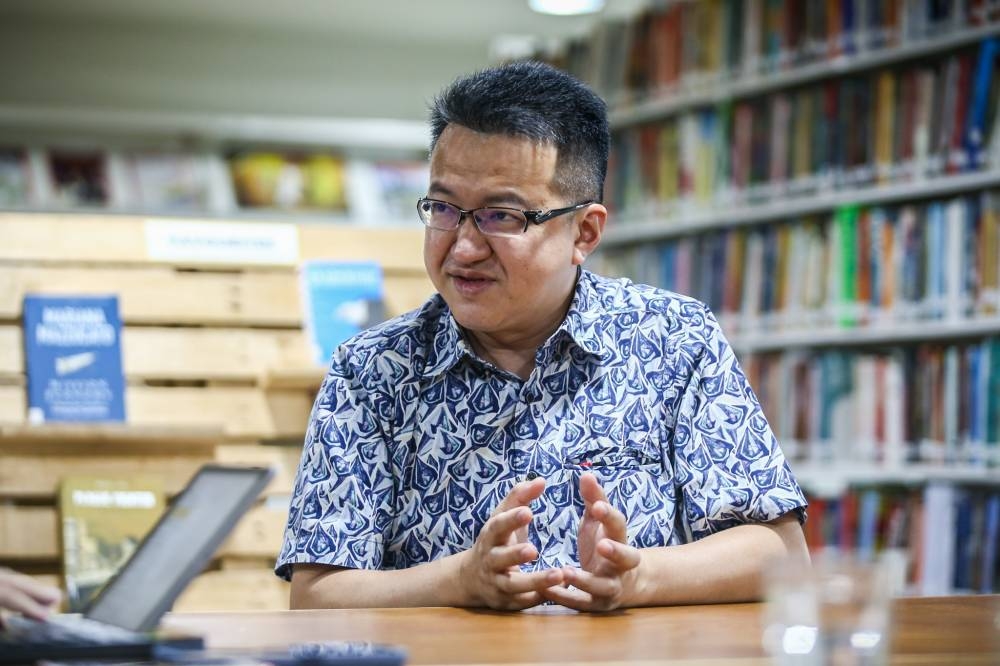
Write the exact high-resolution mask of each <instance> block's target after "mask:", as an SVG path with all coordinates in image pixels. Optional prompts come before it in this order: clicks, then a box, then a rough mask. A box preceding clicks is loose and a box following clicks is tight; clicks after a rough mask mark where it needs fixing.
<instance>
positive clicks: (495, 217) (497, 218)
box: [483, 209, 514, 224]
mask: <svg viewBox="0 0 1000 666" xmlns="http://www.w3.org/2000/svg"><path fill="white" fill-rule="evenodd" d="M483 212H485V213H486V215H485V219H486V221H487V222H493V223H494V224H497V223H504V222H510V221H512V220H513V219H514V216H513V215H512V214H511V213H510V212H508V211H505V210H498V209H490V210H486V211H483Z"/></svg>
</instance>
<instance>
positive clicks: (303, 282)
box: [299, 260, 385, 365]
mask: <svg viewBox="0 0 1000 666" xmlns="http://www.w3.org/2000/svg"><path fill="white" fill-rule="evenodd" d="M299 284H300V287H301V293H302V304H303V310H304V312H303V314H304V317H303V319H304V322H303V328H304V329H305V331H306V336H307V338H308V340H309V345H310V348H311V349H312V357H313V361H314V362H315V363H316V365H325V364H327V363H329V361H330V357H331V356H332V354H333V351H334V349H336V347H337V346H338V345H339V344H340V343H342V342H344V341H345V340H347V339H348V338H350V337H351V336H353V335H354V334H356V333H358V332H360V331H362V330H363V329H365V328H368V327H369V326H372V325H374V324H377V323H378V322H380V321H383V320H384V319H385V307H384V300H383V299H384V295H383V284H382V267H381V266H380V265H379V264H378V263H377V262H373V261H354V262H341V261H321V260H316V261H306V262H303V263H302V265H301V266H300V269H299Z"/></svg>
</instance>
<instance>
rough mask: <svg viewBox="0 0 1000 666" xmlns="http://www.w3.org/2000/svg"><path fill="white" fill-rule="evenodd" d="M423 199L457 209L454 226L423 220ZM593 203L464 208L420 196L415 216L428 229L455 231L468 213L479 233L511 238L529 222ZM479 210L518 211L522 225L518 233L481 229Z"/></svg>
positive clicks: (526, 226) (590, 200)
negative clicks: (548, 207)
mask: <svg viewBox="0 0 1000 666" xmlns="http://www.w3.org/2000/svg"><path fill="white" fill-rule="evenodd" d="M425 201H430V202H432V203H440V204H445V205H447V206H451V207H452V208H454V209H456V210H457V211H458V222H457V223H456V224H455V226H454V227H452V228H450V229H442V228H441V227H432V226H431V225H430V224H428V223H427V222H426V221H425V220H424V216H423V215H421V214H420V206H421V204H423V203H424V202H425ZM594 203H596V202H595V201H593V200H592V199H588V200H587V201H582V202H580V203H578V204H574V205H572V206H566V207H565V208H552V209H551V210H547V211H543V210H523V209H521V208H511V207H510V206H480V207H479V208H470V209H468V210H466V209H465V208H461V207H460V206H457V205H455V204H453V203H452V202H450V201H445V200H444V199H432V198H430V197H420V198H419V199H417V217H419V218H420V221H421V222H422V223H423V225H424V226H425V227H427V228H428V229H434V230H435V231H457V230H458V229H459V227H461V226H462V222H463V221H464V220H465V216H466V215H468V216H469V217H471V218H472V223H473V224H474V225H476V230H477V231H478V232H479V233H481V234H483V235H484V236H493V237H494V238H496V237H500V238H504V237H507V238H512V237H514V236H517V235H520V234H523V233H525V232H526V231H527V230H528V225H529V224H542V223H543V222H548V221H549V220H551V219H552V218H554V217H559V216H560V215H565V214H566V213H572V212H573V211H577V210H580V209H582V208H585V207H587V206H590V205H591V204H594ZM480 210H511V211H514V212H517V213H520V214H521V215H523V216H524V226H523V227H521V231H520V233H519V234H496V233H489V232H486V231H483V230H482V228H481V227H480V226H479V221H478V220H477V219H476V216H475V215H474V213H475V212H476V211H480Z"/></svg>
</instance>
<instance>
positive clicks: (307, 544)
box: [275, 347, 394, 580]
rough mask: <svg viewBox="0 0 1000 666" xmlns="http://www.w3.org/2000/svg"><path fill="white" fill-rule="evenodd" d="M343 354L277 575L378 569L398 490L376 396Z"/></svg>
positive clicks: (308, 452)
mask: <svg viewBox="0 0 1000 666" xmlns="http://www.w3.org/2000/svg"><path fill="white" fill-rule="evenodd" d="M349 354H350V349H349V348H346V347H340V348H339V349H338V350H337V351H336V352H335V354H334V357H333V360H332V362H331V367H330V371H329V373H328V374H327V377H326V379H325V380H324V381H323V385H322V386H321V387H320V390H319V393H318V395H317V397H316V402H315V403H314V405H313V409H312V413H311V415H310V418H309V426H308V431H307V433H306V437H305V442H304V445H303V450H302V458H301V462H300V463H299V469H298V474H297V476H296V480H295V488H294V491H293V494H292V499H291V503H290V505H289V510H288V523H287V525H286V527H285V534H284V541H283V543H282V547H281V553H280V555H279V556H278V560H277V563H276V564H275V573H276V574H277V575H279V576H281V577H282V578H285V579H286V580H287V579H290V578H291V574H292V565H294V564H300V563H310V564H329V565H333V566H339V567H348V568H354V569H377V568H379V567H380V566H381V565H382V560H383V542H384V539H383V534H384V531H385V529H386V525H387V522H388V515H389V511H388V509H389V507H391V505H392V502H393V487H394V486H393V483H392V476H391V472H390V467H389V456H388V453H387V444H386V442H387V438H386V435H385V428H384V427H383V424H382V423H380V420H379V418H378V409H377V404H376V402H377V400H378V396H377V395H376V394H373V393H372V392H370V391H367V390H365V389H364V388H363V387H362V386H361V384H360V382H359V381H358V379H357V378H356V376H355V373H354V372H353V371H352V369H351V368H350V366H349V364H348V362H347V358H348V356H349Z"/></svg>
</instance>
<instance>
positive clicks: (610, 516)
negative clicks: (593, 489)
mask: <svg viewBox="0 0 1000 666" xmlns="http://www.w3.org/2000/svg"><path fill="white" fill-rule="evenodd" d="M586 511H587V514H588V515H589V516H590V517H591V518H593V519H594V520H596V521H599V522H600V523H601V525H602V526H603V527H604V534H605V536H607V537H608V538H609V539H614V540H615V541H618V542H621V543H625V542H626V541H628V521H627V520H626V519H625V514H624V513H622V512H621V511H619V510H618V509H616V508H615V507H613V506H611V504H610V503H609V502H608V501H607V500H598V501H597V502H595V503H593V504H591V505H590V506H588V507H587V509H586Z"/></svg>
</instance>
